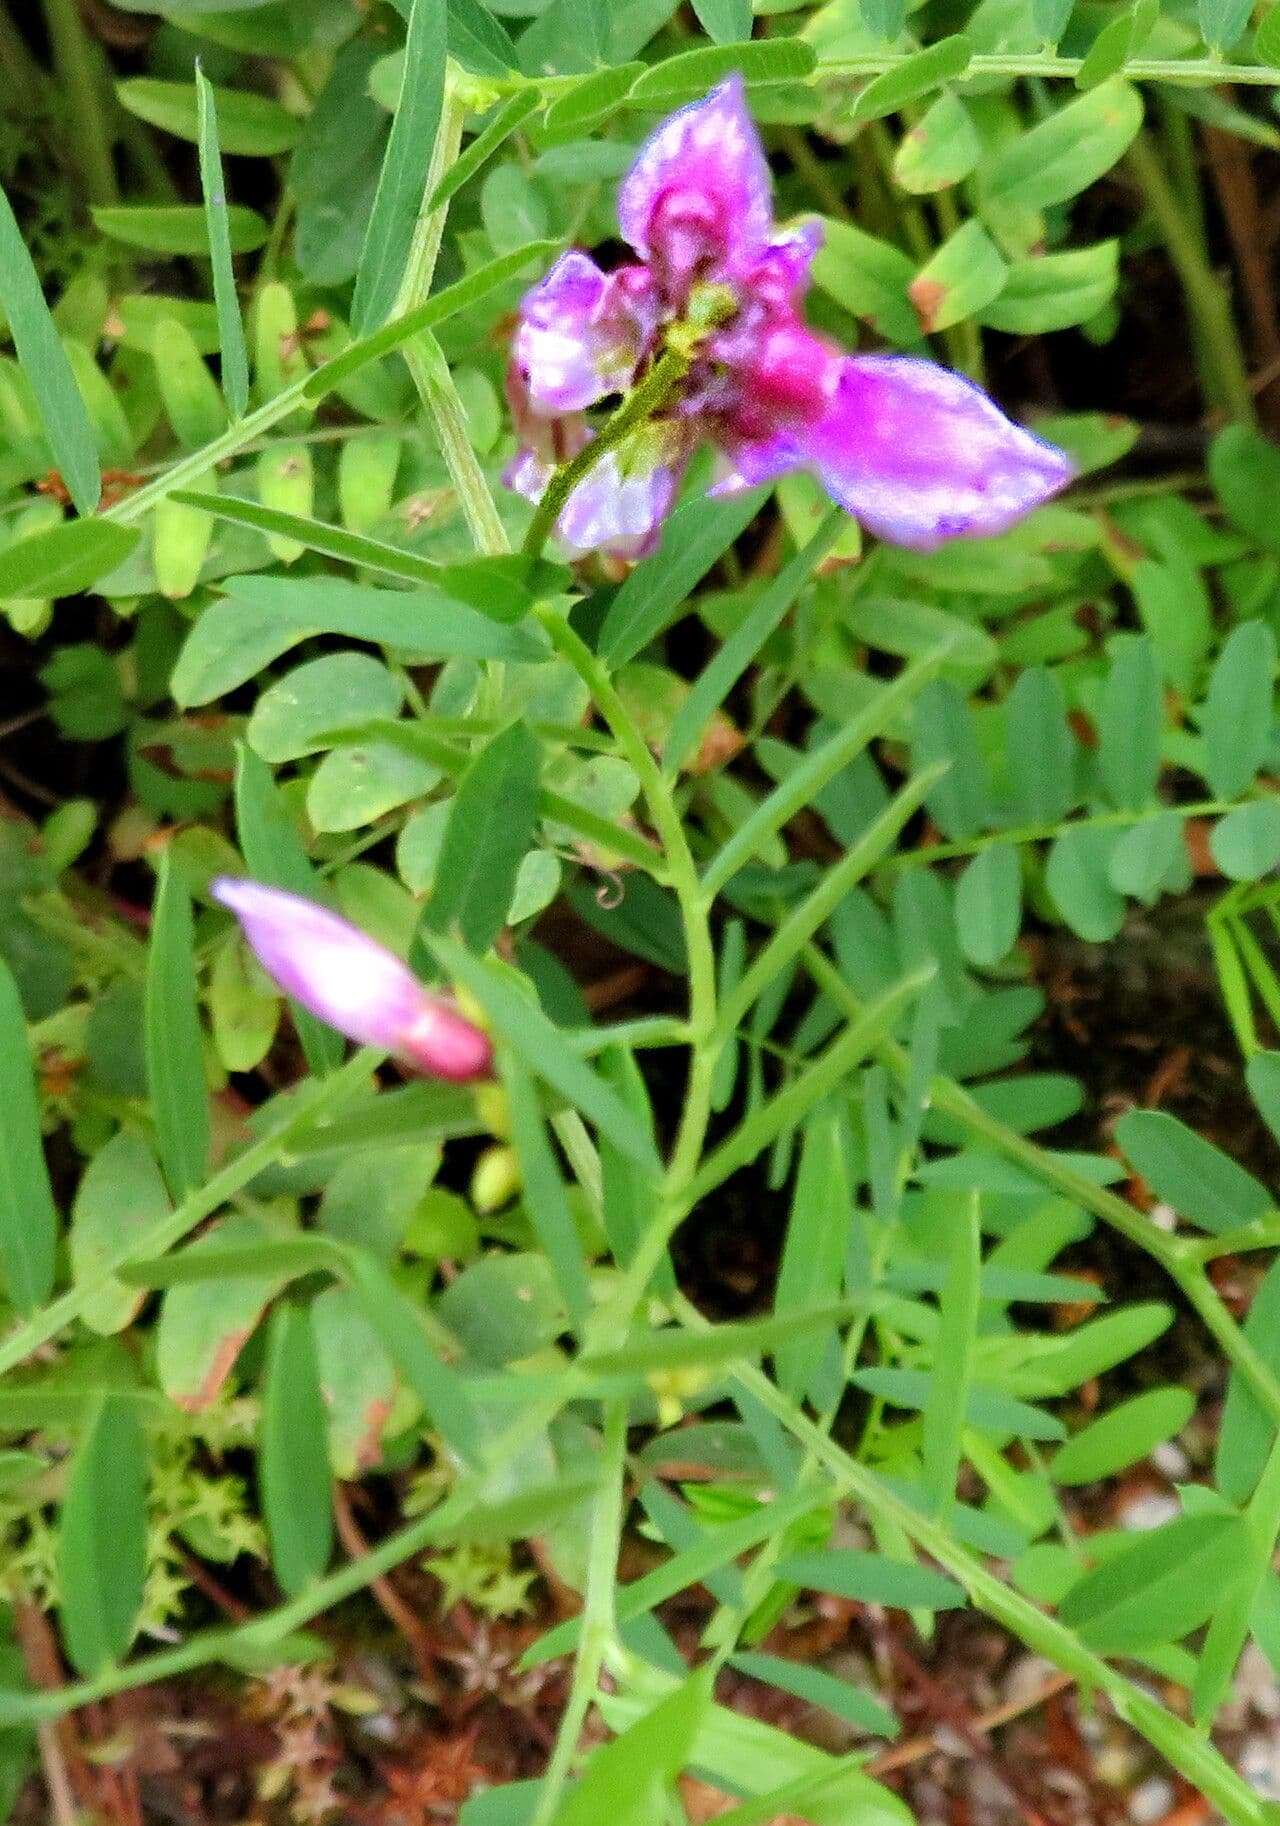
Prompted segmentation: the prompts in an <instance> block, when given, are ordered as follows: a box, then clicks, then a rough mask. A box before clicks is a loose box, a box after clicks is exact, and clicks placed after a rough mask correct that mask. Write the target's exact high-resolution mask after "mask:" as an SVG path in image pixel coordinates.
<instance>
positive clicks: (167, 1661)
mask: <svg viewBox="0 0 1280 1826" xmlns="http://www.w3.org/2000/svg"><path fill="white" fill-rule="evenodd" d="M559 1406H560V1402H559V1400H558V1399H557V1400H556V1401H555V1402H552V1401H550V1400H543V1401H536V1402H534V1403H532V1404H531V1406H530V1407H529V1408H528V1409H527V1410H526V1411H525V1412H524V1413H523V1414H522V1415H521V1416H520V1418H519V1419H518V1420H517V1421H515V1422H514V1423H513V1424H512V1425H511V1427H509V1428H508V1429H507V1431H506V1432H504V1433H502V1434H500V1435H499V1436H498V1437H497V1438H496V1439H495V1440H494V1442H493V1445H492V1449H491V1452H490V1460H491V1463H492V1464H493V1465H494V1466H497V1467H503V1468H505V1467H506V1466H508V1465H509V1464H510V1462H511V1459H512V1458H513V1457H514V1456H515V1455H516V1454H517V1453H518V1452H519V1451H520V1450H521V1448H522V1447H524V1446H527V1445H528V1444H529V1442H530V1441H531V1440H532V1439H534V1438H536V1437H537V1436H538V1434H539V1433H541V1432H544V1431H545V1429H546V1426H547V1423H548V1421H549V1419H551V1418H552V1417H553V1416H554V1414H555V1412H556V1411H558V1409H559ZM484 1475H485V1474H484V1473H473V1474H471V1475H470V1476H467V1477H465V1478H463V1479H462V1480H460V1481H459V1483H458V1485H457V1488H456V1489H455V1490H454V1491H453V1492H452V1493H451V1494H450V1495H449V1496H448V1497H447V1498H446V1500H445V1501H444V1502H443V1503H442V1504H441V1505H440V1507H439V1508H438V1509H433V1510H432V1511H431V1513H430V1515H425V1516H423V1517H421V1518H420V1519H419V1520H417V1521H414V1522H410V1523H409V1524H408V1525H407V1526H406V1527H404V1528H400V1529H398V1530H397V1531H396V1533H394V1534H391V1535H388V1536H387V1538H386V1540H385V1541H380V1542H379V1544H378V1545H377V1546H376V1547H374V1548H371V1549H370V1551H369V1552H368V1553H366V1554H363V1555H362V1556H361V1558H360V1559H358V1560H350V1561H348V1562H347V1564H346V1565H345V1566H340V1567H338V1569H337V1570H336V1571H335V1572H331V1573H329V1574H327V1575H326V1576H325V1577H324V1578H322V1579H317V1581H316V1582H315V1584H314V1585H312V1586H311V1587H310V1588H309V1589H308V1590H307V1591H305V1592H303V1593H302V1595H301V1596H300V1597H297V1598H293V1599H291V1600H290V1601H289V1602H288V1603H287V1604H281V1605H278V1606H277V1607H276V1608H275V1609H274V1610H272V1611H268V1612H267V1613H266V1615H265V1616H261V1617H255V1618H254V1619H253V1621H252V1622H250V1623H243V1624H238V1625H236V1627H234V1628H231V1629H217V1630H206V1631H203V1632H202V1633H201V1634H199V1635H196V1636H193V1637H192V1638H191V1640H190V1641H188V1642H184V1643H182V1644H180V1645H179V1646H178V1647H177V1648H168V1649H160V1650H158V1651H157V1652H156V1653H155V1654H152V1655H142V1656H139V1657H138V1658H137V1659H136V1660H133V1661H129V1662H126V1663H123V1664H121V1665H119V1666H115V1667H109V1668H105V1669H104V1670H103V1671H102V1672H101V1673H100V1674H95V1675H94V1676H93V1677H92V1678H91V1679H88V1680H78V1681H72V1682H70V1683H69V1684H68V1685H66V1686H61V1687H57V1688H55V1689H54V1690H53V1691H50V1692H28V1691H21V1692H13V1691H8V1690H6V1691H4V1692H0V1725H4V1724H10V1723H20V1722H25V1721H30V1722H35V1721H37V1720H39V1719H45V1718H60V1717H61V1716H62V1715H63V1714H64V1713H65V1712H71V1711H74V1710H75V1709H76V1707H77V1706H83V1705H92V1704H95V1703H96V1702H97V1701H99V1700H101V1699H107V1698H110V1697H111V1695H112V1694H115V1693H125V1692H129V1691H131V1690H132V1689H133V1688H135V1687H141V1686H151V1685H153V1684H154V1683H155V1682H156V1681H159V1680H170V1679H173V1678H174V1676H176V1675H178V1674H190V1673H192V1672H194V1670H195V1669H197V1668H201V1667H208V1666H210V1665H211V1664H212V1663H214V1662H217V1661H224V1662H228V1663H231V1664H232V1665H234V1664H235V1663H236V1661H237V1660H238V1659H239V1660H243V1658H244V1657H245V1656H246V1655H247V1654H249V1653H250V1652H251V1651H252V1652H253V1653H254V1655H255V1656H256V1657H257V1658H258V1659H261V1657H262V1656H263V1654H264V1653H266V1654H269V1653H271V1652H272V1651H274V1650H276V1649H277V1648H283V1646H284V1645H285V1644H286V1643H287V1641H288V1638H289V1637H290V1636H292V1635H293V1634H294V1633H295V1632H296V1631H298V1630H300V1629H302V1628H304V1627H305V1625H306V1624H308V1623H310V1622H311V1621H312V1619H313V1618H315V1617H319V1616H322V1615H323V1614H324V1613H325V1611H327V1610H331V1609H332V1608H333V1606H334V1605H335V1604H340V1603H341V1602H342V1601H343V1599H344V1598H350V1597H354V1595H355V1594H356V1592H359V1591H364V1590H365V1589H366V1588H367V1587H368V1586H369V1585H370V1584H372V1582H373V1580H374V1579H377V1578H381V1577H382V1576H383V1575H384V1574H385V1573H388V1572H391V1571H392V1570H393V1569H394V1568H395V1567H397V1566H400V1565H403V1563H404V1562H405V1561H406V1560H411V1559H413V1558H414V1557H415V1556H416V1555H418V1554H420V1553H423V1552H425V1550H426V1549H427V1548H429V1547H434V1546H436V1545H439V1544H445V1543H449V1542H451V1541H454V1540H456V1539H457V1534H458V1528H459V1525H460V1524H461V1523H462V1522H463V1521H464V1519H465V1518H467V1517H468V1516H470V1515H471V1513H472V1512H473V1511H474V1510H475V1509H476V1507H477V1506H478V1505H479V1504H480V1503H481V1501H482V1500H483V1495H484Z"/></svg>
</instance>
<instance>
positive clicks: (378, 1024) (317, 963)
mask: <svg viewBox="0 0 1280 1826" xmlns="http://www.w3.org/2000/svg"><path fill="white" fill-rule="evenodd" d="M209 892H210V894H211V895H212V896H213V898H214V900H216V901H219V902H220V903H221V904H222V905H223V906H224V907H229V908H230V909H231V911H232V912H233V913H234V914H235V916H236V918H237V919H238V920H239V921H240V924H241V925H242V926H243V928H244V933H245V937H246V938H247V939H248V941H249V943H250V945H251V946H252V947H253V950H254V953H255V954H256V956H257V959H258V962H259V963H260V964H261V965H262V967H263V969H264V970H265V971H266V972H267V974H268V976H271V977H273V978H274V979H275V981H276V982H277V983H279V985H280V987H281V988H282V989H283V990H284V991H285V992H286V994H288V995H291V996H292V997H293V999H294V1000H295V1001H296V1002H300V1003H301V1004H302V1006H303V1007H304V1008H307V1009H310V1011H311V1013H312V1014H314V1015H315V1016H317V1018H318V1019H320V1020H321V1021H324V1022H326V1023H327V1025H328V1026H330V1027H336V1028H337V1030H338V1032H339V1033H344V1034H346V1036H347V1038H348V1039H351V1040H356V1041H358V1042H359V1043H360V1045H362V1046H376V1047H377V1048H378V1049H379V1051H381V1052H387V1053H392V1054H394V1056H395V1057H396V1058H397V1059H399V1060H400V1061H401V1063H402V1064H404V1065H407V1066H411V1067H412V1068H413V1069H414V1070H415V1071H419V1072H423V1073H425V1074H426V1076H428V1077H431V1078H451V1079H455V1080H458V1081H465V1080H467V1079H470V1078H482V1077H484V1076H485V1075H486V1074H487V1073H488V1071H489V1069H490V1067H491V1066H492V1064H493V1046H492V1043H491V1042H490V1039H489V1036H488V1034H486V1033H483V1032H482V1031H481V1030H480V1028H478V1027H474V1026H473V1025H472V1024H471V1022H470V1021H467V1020H464V1019H463V1017H462V1016H461V1015H460V1014H459V1013H458V1011H457V1009H456V1008H453V1007H452V1006H451V1005H450V1004H449V1003H448V1002H445V1001H442V1000H441V999H440V998H439V997H438V996H433V995H430V994H428V992H427V990H426V989H425V988H424V987H423V985H422V984H421V983H420V982H419V981H418V979H417V977H416V976H414V974H413V972H412V971H411V970H410V969H409V968H408V966H407V965H406V964H403V963H402V962H401V961H400V959H399V958H398V957H396V956H395V955H394V953H393V952H390V951H388V950H386V949H385V948H384V947H383V946H382V945H379V944H375V942H374V940H373V939H371V938H369V937H368V936H367V934H366V933H364V932H362V931H361V930H360V928H359V927H358V926H353V925H352V924H351V923H350V921H349V920H345V919H342V918H340V917H339V916H338V914H336V913H330V912H329V910H328V909H327V908H326V907H321V906H318V905H317V904H316V902H315V901H313V900H304V899H303V898H302V897H301V896H300V895H298V894H286V893H284V892H283V891H282V890H281V889H279V888H266V887H263V886H262V885H261V884H260V883H259V882H256V881H237V880H232V879H230V878H228V877H227V876H225V875H223V876H219V877H218V878H217V880H216V881H214V883H213V885H212V887H211V888H210V890H209Z"/></svg>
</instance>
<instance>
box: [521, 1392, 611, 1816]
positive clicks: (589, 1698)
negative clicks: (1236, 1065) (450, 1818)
mask: <svg viewBox="0 0 1280 1826" xmlns="http://www.w3.org/2000/svg"><path fill="white" fill-rule="evenodd" d="M626 1451H627V1404H626V1402H625V1401H611V1402H610V1403H609V1404H608V1406H607V1407H606V1408H605V1416H604V1432H603V1436H602V1438H601V1442H600V1487H599V1491H598V1493H597V1496H596V1501H595V1508H594V1511H593V1514H592V1518H591V1542H590V1547H589V1549H588V1556H587V1589H586V1593H585V1596H584V1599H583V1613H582V1636H581V1639H580V1641H579V1644H578V1653H577V1657H576V1659H575V1661H574V1664H573V1681H572V1684H571V1685H570V1688H569V1697H568V1699H567V1700H566V1701H565V1708H564V1712H563V1714H562V1715H561V1719H560V1729H559V1730H558V1731H557V1733H556V1742H555V1748H554V1750H553V1751H552V1753H551V1761H550V1762H549V1763H548V1765H547V1771H546V1774H545V1775H544V1776H543V1778H542V1783H541V1788H540V1791H539V1794H538V1805H537V1808H536V1810H535V1811H534V1815H533V1819H532V1821H531V1822H530V1826H550V1823H551V1821H552V1820H553V1819H554V1818H555V1815H556V1811H557V1809H558V1807H559V1804H560V1796H561V1795H562V1793H563V1792H564V1785H565V1782H566V1781H567V1779H568V1776H569V1771H570V1769H571V1768H572V1766H573V1759H574V1757H575V1756H576V1755H577V1751H578V1740H579V1738H580V1737H581V1736H582V1727H583V1726H584V1725H585V1724H586V1722H587V1715H588V1713H589V1712H590V1710H591V1707H592V1706H593V1705H594V1703H595V1698H596V1691H597V1688H598V1687H599V1685H600V1674H601V1671H602V1669H603V1667H604V1662H605V1656H606V1655H607V1654H608V1652H609V1645H610V1643H611V1642H612V1641H613V1637H614V1631H615V1627H616V1622H615V1611H614V1592H615V1588H616V1581H617V1573H618V1547H619V1543H620V1541H621V1539H622V1522H623V1514H624V1508H625V1476H626Z"/></svg>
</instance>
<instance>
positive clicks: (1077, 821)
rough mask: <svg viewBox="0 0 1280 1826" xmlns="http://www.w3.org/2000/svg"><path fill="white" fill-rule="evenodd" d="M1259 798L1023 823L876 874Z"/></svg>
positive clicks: (1194, 814)
mask: <svg viewBox="0 0 1280 1826" xmlns="http://www.w3.org/2000/svg"><path fill="white" fill-rule="evenodd" d="M1258 796H1259V795H1258V794H1256V793H1246V794H1245V795H1244V797H1243V798H1240V799H1196V800H1194V801H1193V802H1192V803H1191V804H1189V805H1176V806H1168V805H1164V804H1160V803H1158V802H1155V803H1152V804H1150V805H1144V806H1142V807H1141V808H1140V809H1138V810H1128V811H1109V812H1091V813H1090V814H1089V815H1088V816H1087V817H1084V818H1060V819H1059V820H1058V822H1057V823H1056V824H1023V825H1020V826H1018V828H1017V829H1016V830H1005V831H988V832H987V834H986V835H985V836H983V837H970V838H965V839H963V840H961V841H960V842H958V843H922V844H921V845H920V847H919V849H914V850H900V851H899V852H898V853H897V854H896V855H893V856H886V857H885V859H884V861H883V862H882V863H879V864H878V865H877V867H876V869H875V871H874V872H875V873H876V874H877V875H880V874H886V873H888V872H889V871H890V870H893V869H923V868H928V867H930V866H931V865H932V864H933V863H935V862H958V861H960V860H961V859H962V858H963V857H967V856H977V855H979V854H980V853H981V852H982V851H983V850H994V849H998V848H999V847H1000V845H1001V844H1004V843H1012V844H1016V845H1018V846H1019V847H1021V846H1022V845H1023V844H1027V843H1051V842H1052V841H1053V840H1054V838H1055V837H1061V836H1062V835H1063V833H1064V832H1065V831H1074V830H1082V829H1083V830H1102V831H1105V830H1129V829H1131V828H1132V827H1133V826H1134V825H1135V824H1148V823H1150V822H1151V820H1152V819H1154V818H1163V816H1164V815H1165V813H1166V812H1168V811H1171V810H1172V811H1176V812H1177V814H1178V816H1179V817H1180V818H1221V817H1223V816H1225V814H1226V813H1227V812H1231V811H1235V809H1236V807H1237V806H1239V805H1246V804H1248V802H1249V800H1250V799H1253V798H1257V797H1258Z"/></svg>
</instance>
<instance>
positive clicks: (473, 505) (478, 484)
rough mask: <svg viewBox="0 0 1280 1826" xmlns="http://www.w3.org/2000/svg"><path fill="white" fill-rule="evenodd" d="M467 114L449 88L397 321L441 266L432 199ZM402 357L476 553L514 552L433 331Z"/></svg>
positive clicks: (444, 208)
mask: <svg viewBox="0 0 1280 1826" xmlns="http://www.w3.org/2000/svg"><path fill="white" fill-rule="evenodd" d="M466 113H467V110H466V105H465V103H464V102H463V101H462V100H461V99H460V97H459V95H458V92H457V90H456V89H455V88H454V87H453V85H452V84H450V83H446V85H445V97H444V107H443V110H442V112H441V115H440V126H439V129H438V131H437V133H436V143H435V146H434V147H433V149H432V153H431V164H430V166H429V168H428V171H427V178H426V183H425V185H424V186H423V192H422V207H421V209H420V210H419V212H418V221H417V225H416V227H415V229H414V235H413V243H412V245H411V247H410V250H409V259H408V262H407V263H406V266H405V272H404V278H403V279H402V280H401V282H400V291H399V294H398V295H397V297H396V302H395V307H394V309H393V311H392V316H393V317H403V316H404V315H405V314H406V313H407V312H409V311H412V310H413V309H415V307H416V306H418V305H420V304H423V303H425V302H426V299H427V297H428V295H429V294H430V291H431V283H432V280H433V279H434V278H435V271H436V261H437V260H438V258H439V256H440V243H441V240H442V239H443V237H444V224H445V217H446V216H447V215H448V213H449V204H448V200H447V199H446V201H445V202H443V203H441V204H440V205H439V206H438V207H436V208H432V206H431V199H432V198H433V197H434V195H435V193H436V191H437V190H438V189H439V187H440V181H441V179H442V178H443V177H444V176H445V174H446V172H447V171H448V170H449V169H450V167H451V166H452V165H455V164H456V163H457V159H458V152H459V150H460V148H461V145H462V124H463V122H464V120H465V119H466ZM403 353H404V359H405V363H406V366H407V367H408V369H409V373H410V375H411V377H412V379H413V384H414V386H415V387H416V388H417V392H418V398H419V399H420V400H421V401H422V404H423V406H424V408H425V409H426V412H427V416H428V417H429V418H430V420H431V422H432V424H433V425H434V427H435V432H436V436H437V437H438V438H439V440H440V449H441V452H442V454H443V456H444V460H445V463H446V465H447V467H448V470H449V476H450V479H451V480H452V482H453V486H454V489H455V491H456V492H457V496H458V501H459V504H460V506H461V508H462V511H463V514H464V515H465V516H466V521H467V525H468V527H469V528H470V529H471V537H472V539H473V540H474V541H475V547H476V550H477V551H479V552H484V553H487V554H494V553H498V552H505V551H509V550H510V546H509V544H508V541H507V535H506V530H505V528H504V527H503V524H502V519H501V516H500V515H499V513H498V510H497V507H496V506H495V505H494V499H493V493H492V490H491V489H490V487H489V483H488V480H487V478H486V476H485V473H484V470H483V469H482V468H481V467H480V464H479V462H478V461H477V458H476V453H475V451H474V449H473V448H472V444H471V436H470V433H469V432H468V430H467V415H466V411H465V409H464V408H463V404H462V401H461V400H460V399H459V397H458V389H457V387H456V386H455V385H454V382H453V375H452V374H451V373H450V372H449V364H448V362H447V361H446V360H445V358H444V356H443V354H442V353H441V351H440V344H439V343H438V342H437V341H436V339H435V337H434V336H433V335H432V333H431V331H430V330H424V331H423V332H422V334H421V335H419V336H416V337H414V338H413V340H412V341H410V342H408V343H406V344H405V347H404V351H403Z"/></svg>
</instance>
